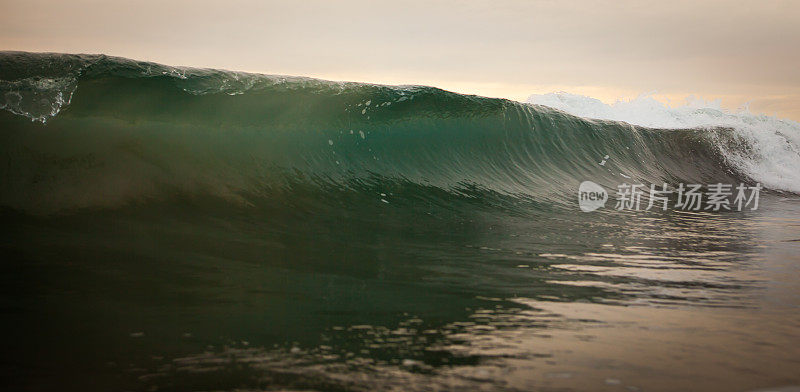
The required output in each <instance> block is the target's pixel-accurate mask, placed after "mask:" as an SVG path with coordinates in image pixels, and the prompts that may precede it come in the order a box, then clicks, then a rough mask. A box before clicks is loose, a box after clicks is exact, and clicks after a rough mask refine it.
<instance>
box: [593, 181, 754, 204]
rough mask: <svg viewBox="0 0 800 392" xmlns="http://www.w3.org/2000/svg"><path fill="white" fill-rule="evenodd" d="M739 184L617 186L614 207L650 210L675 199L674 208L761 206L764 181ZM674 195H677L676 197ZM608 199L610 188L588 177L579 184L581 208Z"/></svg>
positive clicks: (604, 201)
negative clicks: (606, 188)
mask: <svg viewBox="0 0 800 392" xmlns="http://www.w3.org/2000/svg"><path fill="white" fill-rule="evenodd" d="M734 185H735V184H722V183H716V184H708V185H702V184H683V183H681V184H679V185H678V186H677V187H672V186H670V185H667V184H666V183H663V184H661V185H658V186H657V185H656V184H650V186H649V187H648V186H645V185H644V184H628V183H622V184H620V185H618V186H617V191H616V194H615V199H616V204H615V206H614V209H616V210H619V211H622V210H631V211H642V210H644V211H648V210H651V209H661V210H664V211H666V210H667V209H668V208H669V207H670V202H671V201H673V200H672V199H674V203H673V204H672V207H673V208H676V209H681V210H685V211H722V210H727V211H733V210H735V211H742V210H744V209H747V208H749V209H750V210H757V209H758V201H759V195H760V193H761V189H763V188H762V187H761V184H756V185H755V186H748V185H745V184H744V183H740V184H739V185H737V186H734ZM670 196H673V197H672V198H671V197H670ZM607 200H608V192H606V190H605V188H603V187H602V186H600V185H598V184H596V183H594V182H592V181H584V182H582V183H581V185H580V186H579V187H578V205H579V206H580V208H581V211H584V212H591V211H594V210H596V209H598V208H601V207H604V206H605V204H606V201H607Z"/></svg>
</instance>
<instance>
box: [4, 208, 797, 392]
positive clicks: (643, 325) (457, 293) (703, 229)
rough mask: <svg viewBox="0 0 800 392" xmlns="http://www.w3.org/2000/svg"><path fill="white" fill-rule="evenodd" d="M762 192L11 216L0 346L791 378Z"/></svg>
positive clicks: (440, 369)
mask: <svg viewBox="0 0 800 392" xmlns="http://www.w3.org/2000/svg"><path fill="white" fill-rule="evenodd" d="M762 205H763V207H762V209H761V210H759V211H756V212H752V213H747V214H734V213H729V214H725V213H721V214H702V213H701V214H696V213H683V212H678V211H668V212H665V213H639V214H632V213H608V212H607V213H598V214H593V215H586V214H583V213H580V212H575V213H572V212H569V211H565V212H563V213H562V214H552V213H548V214H538V213H533V214H531V215H524V214H499V213H497V212H495V211H485V212H481V211H480V210H478V211H476V212H474V213H471V214H470V215H464V214H460V213H458V212H457V211H458V209H455V210H447V211H444V210H442V209H437V208H436V207H435V206H429V207H424V206H422V207H419V206H417V207H414V206H416V204H410V205H406V206H398V207H394V208H385V207H384V206H380V207H375V206H370V205H365V207H364V208H363V209H362V210H360V211H359V212H358V213H357V214H356V213H354V212H353V211H352V210H348V209H341V210H339V209H335V208H331V209H325V210H324V211H323V212H324V213H320V210H319V209H316V210H312V212H313V213H307V214H306V213H302V212H297V213H296V214H297V215H293V216H279V215H276V214H270V211H266V212H263V213H262V214H261V215H252V214H251V213H250V212H248V213H244V212H243V215H242V216H240V217H237V218H236V219H230V216H229V213H228V212H226V215H225V216H224V217H222V216H220V217H216V216H214V215H213V214H206V215H202V216H198V215H196V214H193V211H192V210H188V211H186V213H185V214H182V213H181V212H175V211H170V212H169V213H168V214H166V213H163V212H162V211H153V213H152V214H151V215H150V216H149V217H146V218H143V214H142V213H141V211H136V213H135V214H134V213H131V214H127V213H126V212H125V211H119V212H116V213H113V214H110V213H102V214H94V215H92V214H89V215H88V216H87V215H78V216H65V217H58V218H52V217H51V218H47V219H39V220H31V219H30V218H28V217H14V219H18V220H19V223H20V224H19V225H18V226H17V227H20V228H21V230H20V231H19V232H17V233H9V235H8V236H7V238H9V239H10V240H9V241H8V242H6V243H5V244H4V246H3V252H4V254H5V255H6V256H8V259H9V260H13V262H11V263H8V264H6V268H7V269H8V271H7V272H8V273H7V274H6V275H5V276H6V277H7V279H9V280H12V279H16V280H15V282H16V283H15V286H13V287H18V288H22V287H25V290H24V291H20V292H13V290H8V291H6V292H5V293H4V298H6V299H9V300H11V301H22V302H23V303H24V304H25V305H24V309H26V311H25V312H22V313H14V312H12V311H11V310H10V309H11V307H10V305H7V306H6V307H5V311H4V314H5V315H6V318H7V319H8V320H10V321H11V322H12V325H17V326H18V328H16V329H13V331H12V332H11V334H12V336H14V337H15V339H16V340H15V341H13V342H8V343H6V349H7V352H9V353H11V354H12V358H14V359H13V362H14V363H15V366H17V367H18V368H22V369H30V368H37V367H38V368H39V369H41V368H44V369H47V372H49V373H50V375H51V377H50V378H48V380H55V381H53V382H66V383H67V384H64V385H74V386H76V388H75V389H79V388H78V387H80V388H83V389H93V388H92V387H90V386H87V384H86V382H84V381H82V379H83V378H84V377H91V378H92V379H94V380H99V382H98V383H97V384H96V385H97V386H96V387H95V388H96V389H107V388H108V387H114V388H116V387H119V386H124V388H127V389H137V390H195V389H204V390H207V389H221V390H228V389H237V388H248V389H259V388H275V387H279V388H293V389H311V390H461V389H463V390H479V389H489V390H506V389H507V390H538V389H545V390H546V389H547V388H554V389H563V388H567V389H574V390H620V389H622V390H626V389H627V390H632V391H633V390H650V391H652V390H665V391H667V390H743V389H748V388H751V389H754V388H764V387H769V386H779V385H797V384H800V380H799V379H798V376H797V372H796V370H797V369H799V368H800V349H798V348H797V347H800V345H798V344H797V343H798V333H800V313H798V312H797V309H798V305H800V299H798V293H800V288H798V282H797V279H796V276H798V274H797V273H798V272H800V271H798V270H800V263H798V261H800V259H798V257H797V250H798V246H799V244H800V242H798V241H797V239H798V238H800V203H798V202H797V200H794V199H782V198H780V197H777V196H767V197H766V199H765V200H764V202H763V203H762ZM410 209H417V210H413V211H410ZM471 211H475V210H474V209H473V210H471ZM267 218H268V219H269V221H268V223H267V224H265V223H264V220H265V219H267ZM153 221H157V222H159V226H158V227H159V228H158V229H157V230H155V231H154V230H153V225H152V223H153ZM75 227H81V229H80V230H75ZM309 238H311V239H313V240H312V241H309V240H308V239H309ZM7 303H8V302H7ZM31 331H34V332H31ZM42 355H45V356H47V358H48V359H47V360H43V359H42ZM76 359H77V360H76ZM36 374H37V371H30V373H29V374H27V375H26V374H24V373H23V374H22V375H21V376H19V375H18V376H16V382H17V383H18V384H19V385H21V386H24V387H25V388H26V389H48V388H49V387H52V386H53V385H51V384H48V383H47V381H44V382H41V383H39V384H36V383H35V382H34V381H33V379H34V377H33V376H34V375H36ZM112 389H113V388H112Z"/></svg>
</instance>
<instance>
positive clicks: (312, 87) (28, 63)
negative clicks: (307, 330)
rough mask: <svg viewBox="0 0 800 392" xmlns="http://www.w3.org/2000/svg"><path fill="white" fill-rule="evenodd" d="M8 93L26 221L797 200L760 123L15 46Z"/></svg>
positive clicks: (10, 174) (792, 167) (788, 157)
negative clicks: (343, 204)
mask: <svg viewBox="0 0 800 392" xmlns="http://www.w3.org/2000/svg"><path fill="white" fill-rule="evenodd" d="M0 95H2V106H1V107H2V108H3V109H5V110H4V111H2V112H0V127H2V138H3V143H2V147H0V149H2V152H3V156H4V157H5V159H6V164H5V165H3V167H2V169H0V170H1V171H2V191H0V203H2V205H3V206H5V207H7V208H11V209H14V210H21V211H26V212H31V213H35V214H51V213H58V212H68V211H74V210H80V209H95V208H115V207H120V206H123V205H128V204H132V203H134V204H135V203H147V202H150V201H154V200H156V201H164V200H169V199H171V198H175V197H186V196H190V197H210V198H213V199H216V200H223V201H225V202H226V203H235V204H237V205H244V206H258V205H265V204H270V205H275V203H276V202H280V203H284V204H286V203H289V204H291V203H295V202H296V201H297V200H306V201H309V200H312V199H313V200H315V202H326V201H325V200H331V199H332V198H333V199H336V198H340V197H343V196H342V195H359V196H358V197H357V198H356V199H350V198H349V197H348V200H350V201H353V202H359V203H360V202H378V203H381V202H388V203H392V202H395V201H401V200H405V201H409V202H412V203H413V202H416V201H419V200H420V199H421V200H425V201H427V202H431V203H442V204H447V203H454V202H457V201H458V200H462V201H465V200H466V201H470V202H476V201H477V202H482V203H490V204H491V206H499V207H502V208H509V209H515V208H522V207H519V206H520V205H521V204H525V207H524V208H525V209H529V208H531V207H533V208H571V209H574V208H575V205H574V204H575V200H574V192H575V190H576V189H577V186H578V184H579V183H580V182H582V181H584V180H586V179H590V180H592V181H594V182H597V183H599V184H601V185H605V186H608V187H612V188H613V187H615V186H616V185H617V184H619V183H621V182H624V181H628V182H630V181H641V182H644V183H661V182H662V181H666V182H668V183H678V182H685V183H689V182H692V183H710V182H731V183H732V182H736V181H748V182H761V183H763V184H765V185H766V186H768V187H771V188H773V189H775V190H786V191H794V192H798V191H800V181H798V178H797V176H798V175H800V174H798V173H800V164H798V155H797V154H798V152H797V151H798V149H797V145H798V144H797V140H798V139H797V135H798V133H797V130H798V128H797V124H796V123H789V122H786V121H778V120H775V119H770V118H766V117H754V118H755V119H761V120H760V121H761V122H759V123H758V124H756V125H755V126H753V127H746V126H742V125H743V124H745V125H747V122H746V121H745V120H743V119H741V121H739V122H732V121H727V122H726V121H721V122H719V123H714V122H713V121H708V122H706V123H703V124H700V123H691V122H688V123H686V124H685V126H684V125H681V126H680V129H659V128H660V127H653V128H648V127H642V126H632V125H630V124H627V123H622V122H617V121H601V120H592V119H587V118H580V117H576V116H574V115H570V114H567V113H564V112H562V111H559V110H554V109H551V108H548V107H544V106H539V105H531V104H522V103H518V102H514V101H509V100H503V99H491V98H484V97H478V96H470V95H461V94H455V93H451V92H447V91H444V90H440V89H436V88H432V87H420V86H399V87H392V86H381V85H371V84H359V83H341V82H329V81H322V80H315V79H308V78H299V77H283V76H269V75H259V74H247V73H239V72H231V71H218V70H208V69H194V68H177V67H168V66H163V65H158V64H153V63H146V62H139V61H133V60H128V59H122V58H113V57H107V56H102V55H63V54H30V53H18V52H5V53H3V54H2V55H0ZM542 103H548V104H551V102H542ZM556 106H558V105H556ZM561 107H562V108H563V105H561ZM583 114H586V113H583ZM695 114H696V116H699V117H702V118H705V117H703V116H706V117H708V116H712V115H711V114H709V113H708V112H707V111H706V112H702V113H699V114H698V113H695ZM589 115H591V113H590V114H589ZM718 117H719V116H718ZM720 118H722V119H726V118H727V117H724V116H721V117H720ZM737 118H738V117H737ZM645 125H652V124H645ZM772 125H775V126H779V127H778V128H776V129H769V126H772ZM787 132H791V135H789V134H787ZM764 140H769V142H768V143H774V144H777V145H772V144H765V143H766V142H764ZM781 143H782V144H781ZM605 156H608V157H609V158H608V159H607V161H608V163H607V164H604V165H600V162H601V161H603V160H604V157H605ZM397 193H399V194H397ZM333 194H336V195H338V196H335V197H334V196H333ZM290 200H293V201H290Z"/></svg>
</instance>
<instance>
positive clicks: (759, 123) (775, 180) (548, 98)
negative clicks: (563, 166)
mask: <svg viewBox="0 0 800 392" xmlns="http://www.w3.org/2000/svg"><path fill="white" fill-rule="evenodd" d="M528 103H532V104H537V105H544V106H549V107H552V108H555V109H559V110H563V111H565V112H567V113H570V114H573V115H576V116H581V117H587V118H595V119H603V120H613V121H624V122H627V123H630V124H634V125H640V126H645V127H652V128H664V129H685V128H706V129H710V128H720V127H724V128H731V129H734V132H735V136H737V137H738V139H740V140H743V141H744V142H746V143H747V145H748V147H749V148H748V149H741V148H728V147H725V146H723V145H722V144H720V150H721V151H722V153H723V154H724V155H725V157H726V158H727V159H728V160H729V161H730V162H731V163H732V164H733V165H735V166H736V167H737V168H738V169H739V170H741V171H742V172H743V173H744V174H746V175H748V176H749V177H751V178H752V179H753V180H754V181H758V182H760V183H761V184H762V185H764V186H766V187H769V188H772V189H780V190H786V191H791V192H795V193H800V123H798V122H796V121H791V120H787V119H780V118H777V117H773V116H767V115H764V114H754V113H751V112H750V111H749V110H748V109H746V108H745V109H742V110H739V111H736V112H732V111H728V110H725V109H723V108H722V107H721V105H720V103H719V101H712V102H709V101H704V100H702V99H696V98H688V99H687V100H686V103H685V104H684V105H682V106H677V107H669V106H668V105H666V104H664V103H662V102H659V101H657V100H656V99H654V98H653V97H652V96H649V95H642V96H640V97H638V98H636V99H632V100H629V101H617V102H616V103H613V104H606V103H603V102H601V101H600V100H597V99H594V98H591V97H586V96H582V95H575V94H569V93H565V92H557V93H549V94H542V95H531V96H530V97H529V98H528ZM709 136H710V137H713V136H712V133H709Z"/></svg>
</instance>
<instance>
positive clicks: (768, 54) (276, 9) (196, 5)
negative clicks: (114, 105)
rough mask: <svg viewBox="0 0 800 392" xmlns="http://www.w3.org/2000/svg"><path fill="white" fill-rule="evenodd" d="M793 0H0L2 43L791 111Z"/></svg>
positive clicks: (338, 75)
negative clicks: (694, 98)
mask: <svg viewBox="0 0 800 392" xmlns="http://www.w3.org/2000/svg"><path fill="white" fill-rule="evenodd" d="M799 48H800V1H788V0H787V1H772V0H762V1H702V0H696V1H675V0H671V1H661V2H648V1H607V2H606V1H593V0H586V1H549V0H540V1H535V0H532V1H522V0H491V1H461V2H456V1H433V0H428V1H401V0H395V1H352V0H343V1H331V0H328V1H316V0H312V1H299V0H295V1H255V0H226V1H207V0H196V1H184V0H167V1H165V0H158V1H155V0H135V1H134V0H122V1H114V0H106V1H100V0H77V1H64V0H24V1H23V0H0V49H2V50H25V51H37V52H38V51H52V52H68V53H105V54H109V55H116V56H123V57H129V58H134V59H139V60H151V61H156V62H160V63H165V64H169V65H191V66H198V67H212V68H225V69H233V70H242V71H254V72H263V73H270V74H286V75H303V76H313V77H319V78H324V79H333V80H352V81H365V82H376V83H388V84H427V85H434V86H437V87H442V88H445V89H448V90H454V91H458V92H466V93H474V94H480V95H486V96H494V97H505V98H511V99H517V100H525V99H526V98H527V96H528V95H530V94H532V93H545V92H551V91H567V92H571V93H577V94H584V95H590V96H594V97H596V98H600V99H602V100H604V101H607V102H613V101H614V100H615V99H617V98H630V97H634V96H636V95H638V94H640V93H648V92H653V91H655V92H657V93H658V95H657V97H659V98H661V99H670V100H672V102H673V103H677V101H679V100H681V99H682V98H683V97H685V96H687V95H690V94H694V95H696V96H701V97H703V98H706V99H721V100H722V102H723V104H724V105H725V106H727V107H729V108H732V109H735V108H736V107H738V106H739V105H741V104H743V103H745V102H748V101H749V102H751V105H750V107H751V109H752V110H753V111H759V112H766V113H769V114H773V113H775V114H778V115H780V116H783V117H790V118H793V119H795V120H800V49H799Z"/></svg>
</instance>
